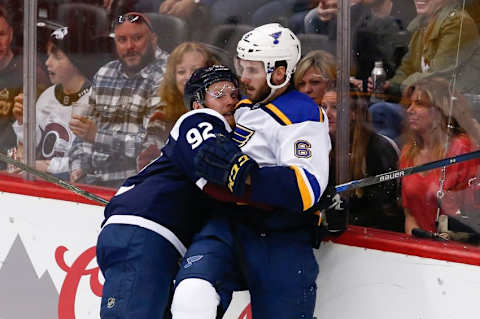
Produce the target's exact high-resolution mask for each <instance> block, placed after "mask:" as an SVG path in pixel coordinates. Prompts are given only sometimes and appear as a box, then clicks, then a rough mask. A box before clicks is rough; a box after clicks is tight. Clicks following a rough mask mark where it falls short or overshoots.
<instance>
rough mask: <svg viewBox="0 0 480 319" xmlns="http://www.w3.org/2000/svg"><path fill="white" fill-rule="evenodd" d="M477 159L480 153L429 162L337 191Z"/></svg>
mask: <svg viewBox="0 0 480 319" xmlns="http://www.w3.org/2000/svg"><path fill="white" fill-rule="evenodd" d="M477 158H480V151H474V152H470V153H466V154H462V155H457V156H453V157H447V158H444V159H441V160H438V161H434V162H429V163H425V164H422V165H418V166H412V167H407V168H404V169H399V170H396V171H391V172H388V173H383V174H379V175H375V176H369V177H365V178H362V179H357V180H353V181H350V182H347V183H344V184H340V185H336V186H335V191H336V192H337V193H342V192H345V191H348V190H352V189H356V188H360V187H365V186H370V185H374V184H379V183H383V182H386V181H390V180H392V179H397V178H402V177H404V176H408V175H412V174H416V173H420V172H424V171H428V170H431V169H435V168H439V167H442V166H450V165H453V164H457V163H461V162H465V161H468V160H471V159H477Z"/></svg>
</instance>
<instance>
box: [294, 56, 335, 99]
mask: <svg viewBox="0 0 480 319" xmlns="http://www.w3.org/2000/svg"><path fill="white" fill-rule="evenodd" d="M336 81H337V67H336V64H335V58H334V56H333V55H331V54H330V53H328V52H326V51H323V50H314V51H310V52H309V53H308V54H307V55H306V56H304V57H303V58H302V59H301V60H300V62H298V64H297V68H296V70H295V75H294V77H293V82H294V84H295V88H296V89H297V90H298V91H300V92H302V93H305V94H307V95H308V96H309V97H311V98H312V99H313V100H314V101H315V102H316V103H317V104H318V105H320V104H321V103H322V99H323V95H324V94H325V91H326V90H328V89H330V88H332V87H334V86H335V85H336Z"/></svg>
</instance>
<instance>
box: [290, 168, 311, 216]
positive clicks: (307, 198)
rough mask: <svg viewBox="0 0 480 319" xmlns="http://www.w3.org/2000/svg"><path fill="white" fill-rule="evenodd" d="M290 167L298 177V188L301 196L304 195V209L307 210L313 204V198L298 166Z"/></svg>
mask: <svg viewBox="0 0 480 319" xmlns="http://www.w3.org/2000/svg"><path fill="white" fill-rule="evenodd" d="M290 169H292V170H293V171H294V172H295V176H296V177H297V184H298V189H299V190H300V196H302V202H303V210H307V209H309V208H310V207H312V206H313V198H312V196H311V194H310V191H309V190H308V186H307V184H306V182H305V179H304V178H303V175H302V173H301V172H300V169H299V168H298V167H296V166H290Z"/></svg>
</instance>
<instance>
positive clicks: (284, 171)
mask: <svg viewBox="0 0 480 319" xmlns="http://www.w3.org/2000/svg"><path fill="white" fill-rule="evenodd" d="M251 181H252V183H251V184H252V193H251V198H252V201H253V202H257V203H262V204H267V205H271V206H276V207H282V208H286V209H288V210H291V211H295V212H302V211H303V200H302V196H301V194H300V190H299V188H298V184H297V178H296V175H295V172H294V171H293V170H292V169H290V168H288V167H282V166H276V167H262V168H260V169H258V170H256V171H255V172H253V173H252V174H251Z"/></svg>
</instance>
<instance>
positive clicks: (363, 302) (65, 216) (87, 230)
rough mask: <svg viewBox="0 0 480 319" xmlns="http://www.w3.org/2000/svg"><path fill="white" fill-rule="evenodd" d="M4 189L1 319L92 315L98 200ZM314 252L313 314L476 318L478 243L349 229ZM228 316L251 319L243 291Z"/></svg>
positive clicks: (97, 292)
mask: <svg viewBox="0 0 480 319" xmlns="http://www.w3.org/2000/svg"><path fill="white" fill-rule="evenodd" d="M8 186H9V185H8ZM27 188H28V187H27ZM2 189H3V190H5V189H6V188H5V187H4V188H0V207H1V214H0V319H31V318H39V319H52V318H59V319H98V318H99V306H100V296H101V291H102V285H103V278H102V276H101V274H100V272H99V269H98V265H97V263H96V259H95V243H96V238H97V236H98V233H99V231H100V223H101V221H102V219H103V218H102V215H103V207H101V206H94V205H87V204H81V203H76V202H72V201H65V200H58V199H49V198H43V197H35V196H25V195H19V194H12V193H5V192H1V190H2ZM30 189H31V188H30ZM42 191H43V190H42ZM35 192H37V190H36V189H35ZM43 192H44V191H43ZM37 193H38V192H37ZM415 246H417V247H415ZM422 254H424V256H422ZM315 255H316V259H317V262H318V264H319V276H318V278H317V287H318V288H317V303H316V305H315V316H316V317H317V318H336V319H351V318H369V319H384V318H385V316H386V315H387V316H388V318H389V319H405V318H424V319H429V318H435V319H450V318H474V317H476V316H478V307H477V304H478V301H477V299H478V298H477V296H478V291H479V289H480V267H479V265H480V249H478V248H477V247H468V246H467V245H459V244H455V243H453V244H452V243H439V242H433V241H428V240H412V239H411V238H409V237H408V238H407V236H406V235H404V234H403V235H402V234H395V233H390V232H385V231H379V230H370V229H365V228H360V227H351V228H350V229H349V231H347V232H346V233H344V235H342V237H341V238H340V240H335V242H326V243H323V244H322V246H321V247H320V249H319V250H315ZM432 256H433V257H432ZM405 305H408V307H405ZM224 318H225V319H251V318H252V316H251V311H250V308H249V297H248V293H247V292H239V293H236V294H234V298H233V301H232V304H231V306H230V308H229V310H228V311H227V314H226V315H225V316H224Z"/></svg>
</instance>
